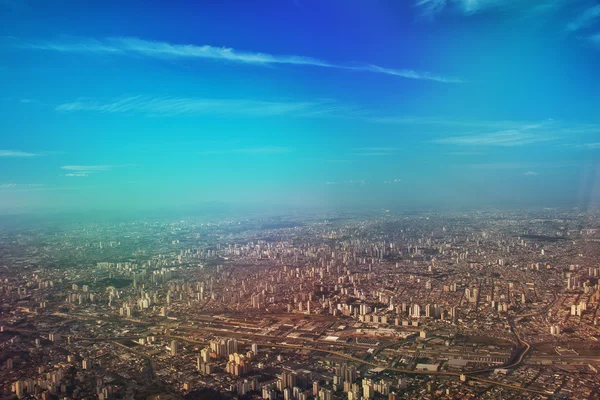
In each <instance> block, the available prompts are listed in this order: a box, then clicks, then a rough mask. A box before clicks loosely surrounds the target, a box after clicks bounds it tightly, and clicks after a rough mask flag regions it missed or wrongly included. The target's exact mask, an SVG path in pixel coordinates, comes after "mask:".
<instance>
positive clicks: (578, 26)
mask: <svg viewBox="0 0 600 400" xmlns="http://www.w3.org/2000/svg"><path fill="white" fill-rule="evenodd" d="M598 18H600V4H599V5H595V6H593V7H589V8H587V9H586V10H585V11H583V12H582V13H581V14H580V15H579V16H577V18H575V19H574V20H573V21H571V22H570V23H569V24H568V25H567V28H566V30H567V31H568V32H576V31H579V30H582V29H585V28H588V27H590V26H591V25H592V24H593V23H594V21H595V20H596V19H598Z"/></svg>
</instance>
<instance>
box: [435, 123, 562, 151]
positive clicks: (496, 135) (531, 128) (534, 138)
mask: <svg viewBox="0 0 600 400" xmlns="http://www.w3.org/2000/svg"><path fill="white" fill-rule="evenodd" d="M544 127H545V125H544V124H528V125H522V126H520V127H517V128H515V129H508V130H503V131H499V132H491V133H484V134H471V135H462V136H452V137H445V138H439V139H434V140H432V141H431V142H432V143H438V144H449V145H463V146H500V147H514V146H524V145H528V144H534V143H540V142H549V141H553V140H557V137H556V136H554V135H552V134H551V133H550V134H548V131H547V130H545V129H542V128H544Z"/></svg>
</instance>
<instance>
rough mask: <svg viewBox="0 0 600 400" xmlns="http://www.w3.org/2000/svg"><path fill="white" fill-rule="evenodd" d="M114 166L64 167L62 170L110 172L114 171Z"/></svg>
mask: <svg viewBox="0 0 600 400" xmlns="http://www.w3.org/2000/svg"><path fill="white" fill-rule="evenodd" d="M113 167H114V166H113V165H63V166H62V167H61V168H62V169H66V170H67V171H88V172H90V171H94V172H99V171H108V170H109V169H112V168H113Z"/></svg>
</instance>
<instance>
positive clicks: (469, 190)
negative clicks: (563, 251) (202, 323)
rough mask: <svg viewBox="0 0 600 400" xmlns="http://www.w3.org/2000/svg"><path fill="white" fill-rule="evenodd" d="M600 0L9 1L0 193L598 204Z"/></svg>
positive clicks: (62, 201)
mask: <svg viewBox="0 0 600 400" xmlns="http://www.w3.org/2000/svg"><path fill="white" fill-rule="evenodd" d="M598 71H600V5H599V4H598V3H597V2H595V1H587V0H568V1H567V0H540V1H535V2H533V1H531V2H529V1H527V2H526V1H520V0H414V1H411V0H406V1H392V0H377V1H375V0H373V1H368V0H345V1H341V0H340V1H338V0H318V1H313V0H290V1H287V0H276V1H275V0H273V1H252V2H249V1H227V0H222V1H202V2H191V1H188V2H184V1H169V2H159V1H147V0H146V1H101V2H96V1H85V2H83V1H69V0H44V1H37V0H0V88H2V91H1V93H0V117H1V118H0V212H20V211H39V210H51V211H54V210H74V209H77V210H80V209H146V208H156V207H181V206H186V207H187V206H194V205H201V204H203V203H205V202H214V201H218V202H229V203H250V204H261V205H265V206H267V207H269V206H271V205H290V206H306V207H315V206H316V207H330V208H331V207H333V208H346V207H357V206H360V207H373V208H377V207H386V208H393V207H395V208H397V209H403V208H414V207H439V208H453V207H465V208H480V207H497V206H502V207H512V206H514V207H522V206H549V207H552V206H579V207H588V206H589V204H590V203H591V202H593V201H595V200H597V199H598V197H599V195H598V184H599V183H600V182H599V180H598V179H599V178H598V174H597V173H596V172H597V171H598V155H599V153H600V112H599V111H598V110H600V95H599V93H600V73H598Z"/></svg>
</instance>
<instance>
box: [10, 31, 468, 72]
mask: <svg viewBox="0 0 600 400" xmlns="http://www.w3.org/2000/svg"><path fill="white" fill-rule="evenodd" d="M16 44H17V45H18V46H19V47H21V48H26V49H36V50H46V51H56V52H61V53H85V54H100V55H132V56H142V57H149V58H158V59H208V60H217V61H227V62H234V63H242V64H253V65H278V64H279V65H308V66H314V67H321V68H336V69H344V70H354V71H365V72H372V73H378V74H384V75H391V76H399V77H403V78H407V79H418V80H429V81H436V82H442V83H461V82H463V81H462V80H461V79H459V78H456V77H446V76H442V75H437V74H433V73H430V72H421V71H414V70H411V69H393V68H384V67H380V66H378V65H373V64H370V65H362V66H352V65H343V64H334V63H330V62H328V61H324V60H319V59H316V58H312V57H305V56H297V55H273V54H267V53H260V52H247V51H239V50H235V49H232V48H229V47H218V46H210V45H202V46H198V45H194V44H173V43H168V42H161V41H151V40H144V39H140V38H136V37H114V38H106V39H102V40H97V39H90V38H70V39H62V40H60V41H38V42H25V43H23V42H17V43H16Z"/></svg>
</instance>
